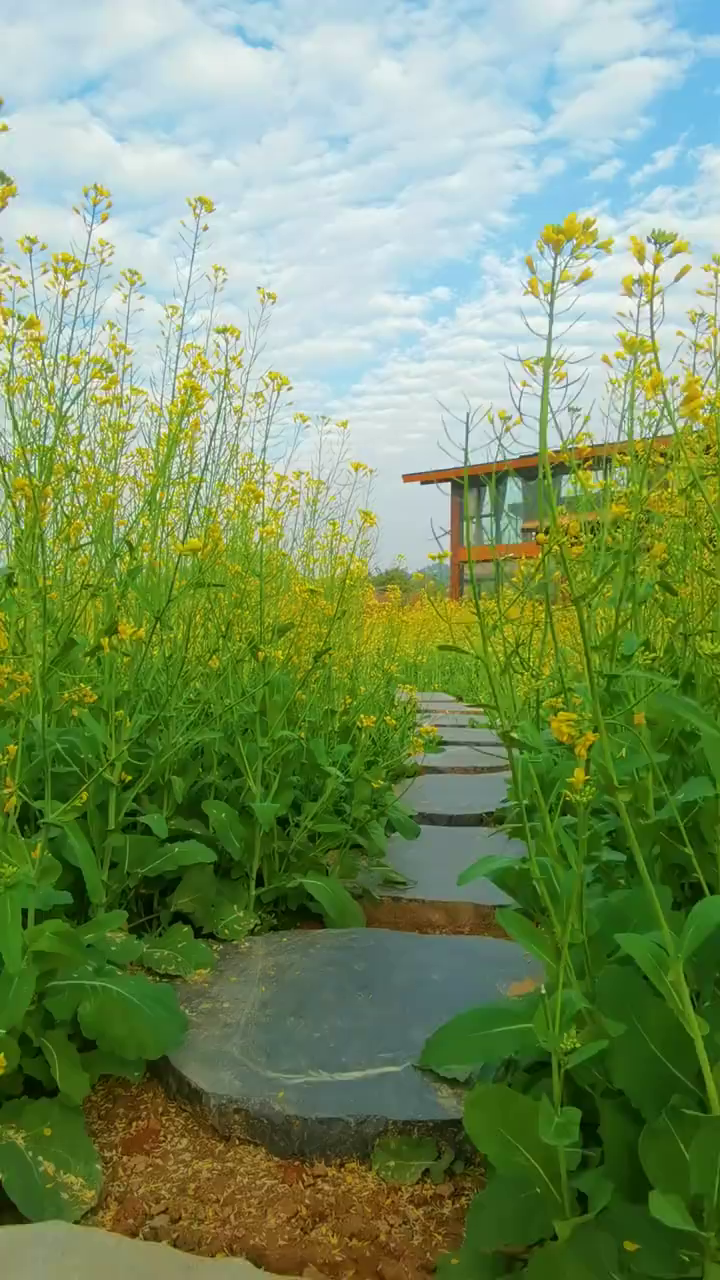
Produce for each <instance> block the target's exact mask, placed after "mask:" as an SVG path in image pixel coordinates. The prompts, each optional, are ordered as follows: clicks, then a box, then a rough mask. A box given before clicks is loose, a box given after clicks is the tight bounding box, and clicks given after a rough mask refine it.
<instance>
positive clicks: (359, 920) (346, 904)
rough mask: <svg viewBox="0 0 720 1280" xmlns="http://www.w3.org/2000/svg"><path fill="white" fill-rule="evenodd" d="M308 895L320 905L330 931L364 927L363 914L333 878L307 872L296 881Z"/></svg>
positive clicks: (358, 905)
mask: <svg viewBox="0 0 720 1280" xmlns="http://www.w3.org/2000/svg"><path fill="white" fill-rule="evenodd" d="M298 884H301V885H303V886H304V887H305V888H306V889H307V891H308V893H310V894H312V896H313V898H315V900H316V901H317V902H319V903H320V906H321V907H322V909H323V914H324V916H325V920H326V922H327V924H328V925H329V926H330V928H331V929H360V928H363V927H364V925H365V913H364V911H363V909H362V907H361V906H360V903H359V902H356V901H355V899H354V898H353V896H352V894H351V893H349V892H348V890H347V889H346V888H345V886H344V885H343V884H341V883H340V881H339V880H337V879H336V878H335V877H334V876H324V875H323V874H322V873H321V872H320V871H309V872H308V874H307V875H306V876H302V877H301V878H300V879H299V880H298Z"/></svg>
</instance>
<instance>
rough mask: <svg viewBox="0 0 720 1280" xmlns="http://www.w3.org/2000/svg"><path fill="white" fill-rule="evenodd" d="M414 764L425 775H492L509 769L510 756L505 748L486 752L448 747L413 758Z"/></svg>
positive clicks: (468, 748)
mask: <svg viewBox="0 0 720 1280" xmlns="http://www.w3.org/2000/svg"><path fill="white" fill-rule="evenodd" d="M413 764H416V765H418V766H419V768H421V769H422V771H423V773H492V772H493V770H495V771H497V770H499V769H507V767H508V756H507V751H505V749H504V748H503V747H501V748H500V749H499V750H497V751H492V750H486V751H484V750H483V749H482V748H481V747H451V746H448V747H445V749H444V750H443V751H425V752H423V753H422V754H420V755H417V756H413Z"/></svg>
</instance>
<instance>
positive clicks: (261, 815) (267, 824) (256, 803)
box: [250, 800, 282, 831]
mask: <svg viewBox="0 0 720 1280" xmlns="http://www.w3.org/2000/svg"><path fill="white" fill-rule="evenodd" d="M250 808H251V809H252V811H253V813H254V814H255V817H256V818H257V820H258V824H259V826H260V830H261V831H272V829H273V827H274V825H275V819H276V818H277V817H278V815H279V814H280V813H282V805H281V804H276V803H275V801H273V800H253V801H252V803H251V805H250Z"/></svg>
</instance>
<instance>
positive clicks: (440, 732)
mask: <svg viewBox="0 0 720 1280" xmlns="http://www.w3.org/2000/svg"><path fill="white" fill-rule="evenodd" d="M437 739H439V740H440V741H441V742H444V743H445V744H446V746H448V747H450V746H452V747H503V741H502V738H500V737H499V736H498V734H497V733H494V732H493V730H492V729H484V728H482V727H480V728H477V729H470V728H468V727H467V725H465V726H462V725H461V726H460V727H459V728H456V727H453V726H452V725H447V724H440V725H438V726H437ZM437 739H434V740H435V741H436V740H437ZM503 749H504V748H503Z"/></svg>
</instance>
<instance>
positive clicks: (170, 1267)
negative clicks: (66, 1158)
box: [0, 1222, 269, 1280]
mask: <svg viewBox="0 0 720 1280" xmlns="http://www.w3.org/2000/svg"><path fill="white" fill-rule="evenodd" d="M0 1272H1V1273H2V1275H3V1276H7V1277H8V1280H9V1278H10V1277H13V1280H15V1277H17V1280H95V1277H102V1280H129V1278H130V1277H132V1280H263V1278H264V1277H267V1276H268V1275H269V1273H268V1272H266V1271H259V1270H258V1268H257V1267H254V1266H253V1265H252V1263H250V1262H245V1261H244V1260H243V1259H241V1258H196V1257H194V1256H193V1254H190V1253H181V1252H180V1251H179V1249H171V1248H168V1246H167V1245H164V1244H148V1243H147V1242H146V1241H144V1240H128V1239H127V1238H126V1237H125V1236H119V1235H115V1234H114V1233H113V1232H110V1231H100V1230H99V1229H98V1228H97V1227H73V1226H71V1225H70V1224H69V1223H67V1222H38V1223H34V1224H29V1225H28V1226H22V1227H3V1228H2V1229H1V1230H0Z"/></svg>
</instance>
